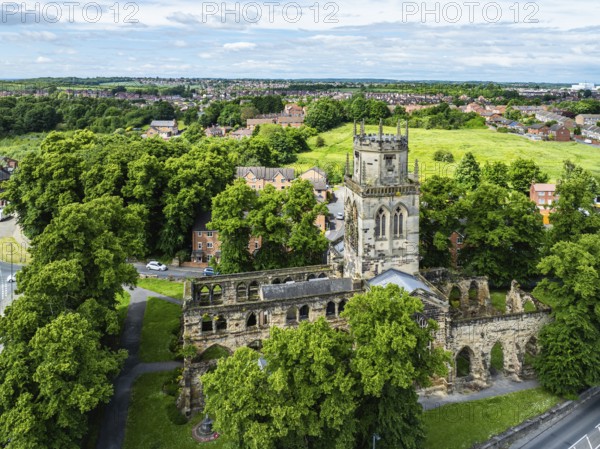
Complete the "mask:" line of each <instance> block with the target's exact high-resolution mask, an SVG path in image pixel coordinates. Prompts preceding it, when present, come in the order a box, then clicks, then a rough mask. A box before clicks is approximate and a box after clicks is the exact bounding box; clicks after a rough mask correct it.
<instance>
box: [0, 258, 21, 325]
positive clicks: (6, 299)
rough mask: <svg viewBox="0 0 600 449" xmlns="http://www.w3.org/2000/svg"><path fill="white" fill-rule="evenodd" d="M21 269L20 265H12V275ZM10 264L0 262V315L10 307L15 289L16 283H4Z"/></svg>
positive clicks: (8, 274) (8, 273)
mask: <svg viewBox="0 0 600 449" xmlns="http://www.w3.org/2000/svg"><path fill="white" fill-rule="evenodd" d="M20 269H21V265H16V264H13V266H12V270H13V274H15V273H16V272H17V271H19V270H20ZM10 270H11V268H10V264H9V263H6V262H0V314H3V313H4V309H5V308H6V307H7V306H9V305H10V303H11V302H12V299H13V298H14V296H15V295H14V291H15V290H16V288H17V283H16V282H6V279H7V278H8V277H9V276H10Z"/></svg>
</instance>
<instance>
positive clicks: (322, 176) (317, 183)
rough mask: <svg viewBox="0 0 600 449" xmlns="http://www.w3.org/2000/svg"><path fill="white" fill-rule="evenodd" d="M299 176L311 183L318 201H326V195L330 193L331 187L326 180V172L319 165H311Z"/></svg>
mask: <svg viewBox="0 0 600 449" xmlns="http://www.w3.org/2000/svg"><path fill="white" fill-rule="evenodd" d="M299 178H300V179H306V180H307V181H309V182H310V183H311V184H312V185H313V190H314V192H315V196H316V197H317V201H318V202H320V203H323V202H327V201H328V197H329V196H330V195H331V194H332V189H331V187H329V183H328V182H327V173H325V172H324V171H323V170H321V169H320V168H319V167H313V168H309V169H308V170H306V171H305V172H304V173H302V174H301V175H300V176H299Z"/></svg>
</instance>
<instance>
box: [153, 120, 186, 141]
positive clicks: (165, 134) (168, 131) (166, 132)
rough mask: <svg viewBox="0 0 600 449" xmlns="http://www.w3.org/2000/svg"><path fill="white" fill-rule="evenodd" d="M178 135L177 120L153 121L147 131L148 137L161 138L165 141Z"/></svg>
mask: <svg viewBox="0 0 600 449" xmlns="http://www.w3.org/2000/svg"><path fill="white" fill-rule="evenodd" d="M178 134H179V128H178V127H177V120H153V121H152V123H150V128H148V131H146V136H147V137H155V136H160V137H161V138H163V139H170V138H171V137H173V136H176V135H178Z"/></svg>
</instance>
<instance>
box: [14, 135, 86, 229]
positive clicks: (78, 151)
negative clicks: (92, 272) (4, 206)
mask: <svg viewBox="0 0 600 449" xmlns="http://www.w3.org/2000/svg"><path fill="white" fill-rule="evenodd" d="M96 140H97V138H96V136H95V135H94V134H93V133H91V132H89V131H83V132H78V133H75V134H74V135H73V136H71V137H67V136H66V135H64V134H60V133H51V134H49V135H48V136H47V137H46V139H44V141H43V142H42V143H41V145H40V151H37V152H33V153H30V154H28V155H27V156H25V157H24V158H23V159H22V160H21V162H20V164H19V170H17V171H16V172H15V173H14V176H12V177H11V179H10V181H9V182H7V183H6V192H5V193H4V194H3V197H4V198H5V199H6V200H7V201H9V202H10V204H9V206H8V209H10V210H11V211H12V212H16V213H17V216H18V221H19V223H20V224H21V226H22V227H23V232H24V233H25V234H26V235H27V236H28V237H29V238H33V237H35V236H37V235H39V234H41V233H42V232H43V230H44V229H45V228H46V226H47V225H48V224H49V223H50V221H52V218H54V216H55V215H56V214H57V213H58V211H59V210H60V209H61V208H62V207H63V206H65V205H67V204H71V203H75V202H79V201H81V200H82V199H83V197H84V189H83V185H82V183H81V174H82V172H83V167H84V164H83V151H84V150H85V149H89V148H92V147H93V146H94V145H95V142H96Z"/></svg>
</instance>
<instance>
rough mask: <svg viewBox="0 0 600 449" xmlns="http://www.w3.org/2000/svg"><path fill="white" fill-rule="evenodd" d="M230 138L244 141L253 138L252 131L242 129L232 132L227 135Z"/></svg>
mask: <svg viewBox="0 0 600 449" xmlns="http://www.w3.org/2000/svg"><path fill="white" fill-rule="evenodd" d="M227 136H228V137H230V138H232V139H236V140H242V139H246V138H249V137H252V130H251V129H247V128H240V129H238V130H236V131H231V132H230V133H229V134H227Z"/></svg>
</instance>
